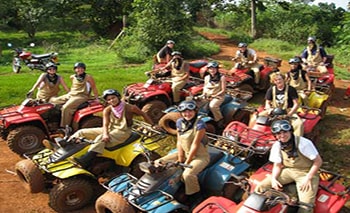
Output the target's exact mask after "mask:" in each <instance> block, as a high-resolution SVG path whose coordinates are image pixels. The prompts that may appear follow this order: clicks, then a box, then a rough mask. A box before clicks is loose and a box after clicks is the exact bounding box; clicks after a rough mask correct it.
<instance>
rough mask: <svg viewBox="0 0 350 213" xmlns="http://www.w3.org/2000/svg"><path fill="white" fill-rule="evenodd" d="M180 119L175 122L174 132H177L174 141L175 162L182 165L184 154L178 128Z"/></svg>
mask: <svg viewBox="0 0 350 213" xmlns="http://www.w3.org/2000/svg"><path fill="white" fill-rule="evenodd" d="M181 122H182V121H181V118H179V119H177V121H176V130H177V137H176V139H177V141H176V148H177V161H178V162H180V163H183V162H184V161H185V152H184V150H183V149H182V146H181V141H180V131H179V130H180V127H181Z"/></svg>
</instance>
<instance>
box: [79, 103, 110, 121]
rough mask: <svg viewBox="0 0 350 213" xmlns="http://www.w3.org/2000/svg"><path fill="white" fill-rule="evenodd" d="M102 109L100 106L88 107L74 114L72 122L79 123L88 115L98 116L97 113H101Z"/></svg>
mask: <svg viewBox="0 0 350 213" xmlns="http://www.w3.org/2000/svg"><path fill="white" fill-rule="evenodd" d="M103 109H104V107H103V105H102V104H98V105H93V106H88V107H86V108H83V109H81V110H78V111H76V112H75V113H74V116H73V121H74V122H76V123H79V122H80V121H81V120H82V119H83V118H84V117H86V116H88V115H96V116H97V115H98V113H102V111H103Z"/></svg>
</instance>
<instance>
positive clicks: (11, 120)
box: [6, 113, 49, 133]
mask: <svg viewBox="0 0 350 213" xmlns="http://www.w3.org/2000/svg"><path fill="white" fill-rule="evenodd" d="M6 119H7V120H6V124H9V125H10V126H13V125H18V124H20V125H22V126H23V125H25V124H27V123H40V126H39V127H41V128H43V129H44V130H45V132H46V133H48V132H49V131H48V129H47V127H46V125H45V121H44V120H43V119H42V117H40V116H39V115H38V114H37V113H26V114H25V117H24V116H23V114H18V115H17V116H13V117H8V118H6ZM6 128H8V127H6Z"/></svg>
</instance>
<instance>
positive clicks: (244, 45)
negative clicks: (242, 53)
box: [238, 42, 248, 48]
mask: <svg viewBox="0 0 350 213" xmlns="http://www.w3.org/2000/svg"><path fill="white" fill-rule="evenodd" d="M241 47H248V44H247V43H244V42H241V43H239V44H238V48H241Z"/></svg>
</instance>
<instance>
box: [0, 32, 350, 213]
mask: <svg viewBox="0 0 350 213" xmlns="http://www.w3.org/2000/svg"><path fill="white" fill-rule="evenodd" d="M205 36H207V37H209V38H210V39H212V40H214V41H216V42H217V43H219V44H220V45H221V52H220V53H219V54H218V55H214V56H212V57H213V58H214V59H216V60H220V61H221V60H227V61H229V60H230V59H231V57H232V56H233V53H234V51H235V45H234V44H233V43H230V42H227V40H226V39H225V38H223V37H218V36H215V35H212V34H206V35H205ZM259 56H260V57H264V56H267V54H266V53H264V52H259ZM288 68H289V66H288V64H286V62H284V63H283V64H282V68H281V69H282V70H286V69H288ZM335 84H336V88H337V89H336V93H335V95H334V97H333V99H332V101H331V105H330V106H329V108H328V111H329V113H330V114H340V115H342V116H346V117H347V120H346V121H347V122H345V123H343V124H341V123H337V126H342V128H349V123H348V122H349V121H350V119H349V114H350V100H349V101H347V102H345V101H344V100H343V99H342V96H343V94H344V92H345V88H346V86H347V85H348V84H349V82H344V81H340V80H336V82H335ZM349 144H350V143H349ZM349 144H348V145H349ZM337 154H338V153H337ZM339 154H340V155H342V156H341V158H342V157H343V159H344V160H346V161H347V162H350V161H349V156H348V154H347V153H339ZM19 160H20V157H18V156H17V155H16V154H14V153H12V152H11V151H10V150H9V148H8V147H7V145H6V143H5V142H4V141H0V212H7V213H11V212H16V213H29V212H30V213H41V212H43V213H44V212H45V213H50V212H54V211H53V210H52V209H51V208H50V207H49V206H48V194H45V193H39V194H30V193H29V192H27V191H26V190H25V189H24V188H23V187H22V185H21V184H20V182H19V179H18V178H17V177H16V176H15V175H14V174H13V171H14V166H15V163H16V162H17V161H19ZM340 169H341V170H343V171H348V168H344V167H343V168H340ZM93 205H94V204H91V206H89V207H87V208H85V209H83V210H80V211H77V212H84V213H90V212H94V207H93Z"/></svg>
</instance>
